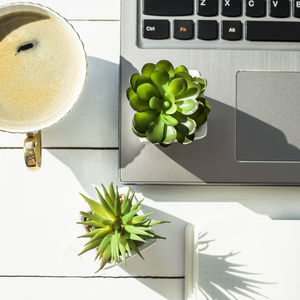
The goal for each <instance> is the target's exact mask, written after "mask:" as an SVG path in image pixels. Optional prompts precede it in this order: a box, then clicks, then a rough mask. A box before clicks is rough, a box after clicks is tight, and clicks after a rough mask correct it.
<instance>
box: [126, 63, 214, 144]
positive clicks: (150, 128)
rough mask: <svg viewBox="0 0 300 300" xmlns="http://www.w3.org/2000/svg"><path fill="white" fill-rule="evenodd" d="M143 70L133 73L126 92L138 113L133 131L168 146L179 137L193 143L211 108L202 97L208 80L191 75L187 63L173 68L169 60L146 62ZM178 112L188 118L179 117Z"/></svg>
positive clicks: (183, 141)
mask: <svg viewBox="0 0 300 300" xmlns="http://www.w3.org/2000/svg"><path fill="white" fill-rule="evenodd" d="M141 73H142V74H138V73H136V74H133V75H132V77H131V79H130V87H129V88H128V90H127V92H126V94H127V98H128V100H129V102H130V105H131V107H132V108H133V109H134V110H135V111H136V112H137V113H135V115H134V118H133V121H132V130H133V132H134V134H135V135H137V136H139V137H145V138H147V140H148V141H150V142H152V143H159V144H160V145H162V146H165V147H167V146H169V145H171V144H172V143H173V142H175V141H176V140H177V141H178V142H180V143H182V144H187V143H190V142H192V141H193V140H194V132H195V130H196V129H197V128H198V127H200V126H201V125H203V124H204V123H205V122H206V120H207V116H208V114H209V113H210V110H211V108H210V105H209V103H208V101H207V100H206V99H205V98H204V97H203V92H204V91H205V89H206V86H207V81H206V79H205V78H203V77H192V76H191V75H190V74H189V72H188V70H187V68H186V67H185V66H178V67H177V68H176V69H175V70H174V67H173V65H172V64H171V63H170V62H169V61H167V60H161V61H159V62H158V63H157V64H153V63H148V64H145V65H144V67H143V68H142V72H141ZM178 114H181V115H185V116H189V119H187V118H182V117H181V118H178ZM170 127H171V128H170Z"/></svg>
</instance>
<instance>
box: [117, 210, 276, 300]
mask: <svg viewBox="0 0 300 300" xmlns="http://www.w3.org/2000/svg"><path fill="white" fill-rule="evenodd" d="M144 211H145V212H146V213H148V212H151V211H154V213H153V215H152V218H153V219H159V220H168V221H170V222H171V224H161V225H158V226H156V227H154V231H155V233H156V234H159V235H162V236H165V237H166V240H157V241H156V243H154V245H153V246H152V247H150V248H149V249H146V250H145V251H144V252H143V253H142V254H143V256H144V258H145V261H142V259H141V258H140V257H139V256H134V257H132V258H130V259H129V261H128V265H127V266H124V265H121V268H123V269H124V270H125V271H126V272H128V273H129V275H130V276H137V275H138V274H145V276H143V277H137V280H139V281H140V282H142V283H143V284H144V285H146V286H148V287H149V288H150V289H152V290H154V291H156V292H157V293H158V294H160V295H162V296H163V297H165V298H166V299H170V300H174V299H184V277H183V276H182V277H174V276H173V274H178V273H182V274H184V268H185V266H184V253H185V249H184V247H185V244H184V241H185V232H184V231H185V225H186V224H187V223H186V222H185V221H184V220H182V219H179V218H177V217H174V216H172V215H170V214H166V213H165V212H162V211H159V210H156V209H153V208H150V207H149V206H144ZM204 236H205V235H200V236H199V238H198V243H197V247H196V249H197V251H198V262H199V266H200V265H201V266H202V270H203V273H202V274H201V276H199V291H200V294H201V295H202V296H203V297H204V299H218V300H231V299H234V295H235V296H237V297H238V296H243V297H245V298H246V299H257V297H260V299H262V298H268V297H266V296H265V295H263V292H262V286H263V285H265V284H273V283H270V282H263V281H261V280H259V279H258V278H259V275H261V274H257V273H255V274H254V273H252V272H248V271H247V268H248V266H246V265H238V264H235V263H232V262H230V259H232V258H233V257H234V256H235V255H238V253H229V254H226V255H210V254H205V253H202V252H203V251H205V250H206V249H207V248H208V247H209V244H210V243H211V242H213V241H211V240H205V239H204ZM191 242H192V241H191ZM137 270H138V273H137ZM154 270H155V273H153V271H154ZM147 274H149V277H147ZM156 276H157V277H156ZM145 277H146V278H145ZM155 277H156V278H155ZM201 299H202V298H201ZM236 299H238V298H236Z"/></svg>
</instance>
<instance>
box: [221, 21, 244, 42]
mask: <svg viewBox="0 0 300 300" xmlns="http://www.w3.org/2000/svg"><path fill="white" fill-rule="evenodd" d="M242 37H243V25H242V22H240V21H223V22H222V39H223V40H229V41H238V40H241V39H242Z"/></svg>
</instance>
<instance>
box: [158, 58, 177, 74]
mask: <svg viewBox="0 0 300 300" xmlns="http://www.w3.org/2000/svg"><path fill="white" fill-rule="evenodd" d="M156 68H157V69H163V70H165V71H166V72H168V74H169V76H170V77H173V76H174V67H173V65H172V64H171V63H170V62H169V61H168V60H160V61H159V62H158V63H157V64H156Z"/></svg>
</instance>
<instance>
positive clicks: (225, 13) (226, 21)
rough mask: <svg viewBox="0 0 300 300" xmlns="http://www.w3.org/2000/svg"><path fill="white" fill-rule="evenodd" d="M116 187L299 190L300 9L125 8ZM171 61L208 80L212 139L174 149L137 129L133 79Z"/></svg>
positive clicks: (183, 4)
mask: <svg viewBox="0 0 300 300" xmlns="http://www.w3.org/2000/svg"><path fill="white" fill-rule="evenodd" d="M121 2H122V17H121V19H122V20H121V88H120V94H121V97H120V166H119V167H120V180H121V181H122V182H124V183H143V184H145V183H149V184H246V185H248V184H253V185H299V183H300V0H293V1H289V0H126V1H125V0H124V1H121ZM161 59H168V60H170V61H171V62H172V63H173V64H174V66H177V65H181V64H183V65H185V66H187V67H188V68H189V69H190V70H198V71H199V72H200V73H201V75H202V76H203V77H205V78H206V79H207V80H208V88H207V90H206V93H205V95H206V97H207V99H208V100H209V101H210V103H211V106H212V111H211V113H210V115H209V118H208V122H207V126H208V128H207V136H206V137H205V138H204V139H201V140H199V141H194V142H193V143H192V144H189V145H181V144H173V145H172V146H170V147H168V148H163V147H161V146H159V145H153V144H149V145H145V144H142V143H140V141H139V139H138V137H137V136H135V135H134V133H133V132H132V129H131V120H132V118H133V115H134V111H133V110H132V108H131V107H130V105H129V103H128V100H127V98H126V93H125V91H126V89H127V88H128V87H129V78H130V76H131V75H132V74H133V73H135V72H139V71H140V70H141V68H142V66H143V65H144V64H145V63H147V62H154V63H156V62H157V61H159V60H161Z"/></svg>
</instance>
